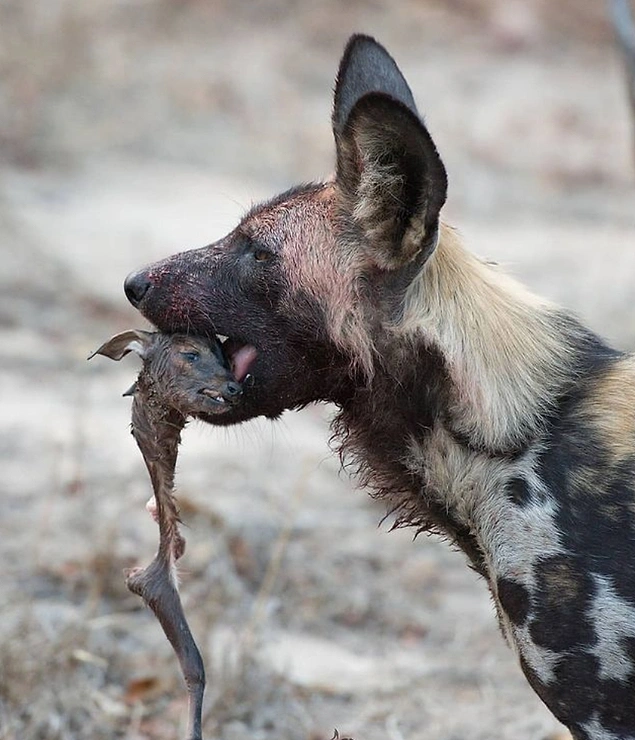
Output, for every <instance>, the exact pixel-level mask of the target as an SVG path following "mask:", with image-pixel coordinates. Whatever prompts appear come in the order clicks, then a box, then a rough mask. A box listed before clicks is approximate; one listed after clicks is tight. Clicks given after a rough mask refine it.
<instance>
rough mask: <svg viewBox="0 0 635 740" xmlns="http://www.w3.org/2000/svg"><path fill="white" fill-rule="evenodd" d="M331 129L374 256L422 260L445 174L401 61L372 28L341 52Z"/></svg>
mask: <svg viewBox="0 0 635 740" xmlns="http://www.w3.org/2000/svg"><path fill="white" fill-rule="evenodd" d="M333 133H334V136H335V145H336V150H337V179H336V185H337V188H338V192H339V194H340V200H341V204H342V207H343V210H344V213H345V215H346V216H347V217H349V218H352V220H353V222H354V224H355V226H356V227H357V228H359V229H360V230H361V233H362V236H363V238H364V241H365V242H366V246H367V249H368V250H369V253H370V256H371V258H372V259H373V261H374V262H375V264H376V265H377V266H378V267H380V268H382V269H386V270H391V269H396V268H398V267H401V266H403V265H405V264H407V263H409V262H410V261H412V260H413V259H414V258H415V257H416V258H418V260H419V261H421V263H422V264H423V261H425V259H427V258H428V257H429V255H430V254H431V253H432V251H433V250H434V247H435V246H436V241H437V235H438V226H439V212H440V210H441V207H442V206H443V204H444V203H445V199H446V194H447V175H446V172H445V167H444V166H443V162H442V161H441V158H440V157H439V154H438V152H437V150H436V147H435V145H434V142H433V141H432V138H431V137H430V134H429V133H428V130H427V129H426V127H425V125H424V124H423V121H422V120H421V118H420V117H419V114H418V112H417V108H416V105H415V102H414V99H413V97H412V93H411V91H410V88H409V87H408V84H407V82H406V81H405V79H404V77H403V75H402V74H401V72H400V71H399V68H398V67H397V65H396V64H395V62H394V60H393V59H392V57H391V56H390V55H389V54H388V52H387V51H386V50H385V49H384V48H383V47H382V46H381V45H380V44H378V43H377V42H376V41H374V40H373V39H371V38H369V37H367V36H354V37H353V38H352V39H351V40H350V41H349V43H348V46H347V47H346V51H345V53H344V57H343V58H342V62H341V64H340V70H339V73H338V77H337V82H336V87H335V103H334V109H333Z"/></svg>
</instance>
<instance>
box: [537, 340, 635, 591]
mask: <svg viewBox="0 0 635 740" xmlns="http://www.w3.org/2000/svg"><path fill="white" fill-rule="evenodd" d="M591 336H592V335H591ZM593 347H594V348H595V352H594V353H591V352H590V350H591V349H592V348H593ZM586 349H587V350H589V352H587V353H586V354H583V356H582V360H583V361H582V362H581V365H582V367H581V370H580V375H581V376H582V377H584V378H585V380H584V381H581V382H579V384H578V385H577V386H576V387H575V389H573V390H572V391H571V392H570V393H568V394H567V395H566V396H564V397H563V398H562V399H561V401H560V405H559V409H558V412H559V413H558V415H557V416H556V415H555V414H554V416H552V418H551V419H550V428H549V433H548V436H547V444H546V446H545V448H544V451H543V453H542V454H541V456H540V458H539V463H538V473H539V475H540V476H541V478H542V479H543V480H544V482H545V484H546V485H547V487H548V489H549V491H550V492H551V494H552V495H553V496H554V497H555V498H556V500H557V502H558V508H557V514H556V524H557V526H558V529H559V531H560V534H561V541H562V545H563V546H564V547H565V548H566V550H567V551H568V552H570V553H572V555H573V556H574V557H575V558H576V559H577V561H578V562H579V563H580V566H579V567H580V569H581V570H585V571H586V572H595V573H598V574H600V575H604V576H606V577H608V578H609V579H610V580H611V582H612V583H613V585H614V587H615V589H616V591H617V592H618V594H619V595H620V596H622V597H623V598H625V599H627V600H628V601H630V603H631V604H633V605H635V579H634V578H633V577H632V575H631V572H632V563H633V558H634V555H635V545H634V544H633V543H635V515H634V512H635V455H633V456H630V457H628V458H626V459H624V460H618V461H617V462H616V461H615V458H614V456H613V455H612V454H611V450H610V448H609V447H608V444H607V441H606V440H604V439H602V438H601V436H600V435H599V434H598V432H597V428H596V427H595V425H594V424H593V423H592V422H591V420H590V419H588V418H586V417H585V415H584V412H583V409H584V407H585V404H586V403H587V402H588V399H589V397H590V395H591V393H593V390H594V384H595V382H596V381H597V379H598V378H599V377H601V375H602V374H603V373H605V372H606V371H607V370H609V369H610V368H611V367H612V365H613V364H614V362H615V361H616V360H617V359H619V358H620V357H621V355H620V354H619V353H616V352H614V351H613V350H610V349H609V348H608V347H606V345H604V344H603V343H602V342H601V340H597V341H596V342H595V344H593V342H592V340H591V339H589V338H588V337H587V340H586ZM606 413H610V410H609V409H607V412H606ZM632 443H633V445H634V446H635V439H633V440H632ZM607 552H610V553H611V555H610V557H607Z"/></svg>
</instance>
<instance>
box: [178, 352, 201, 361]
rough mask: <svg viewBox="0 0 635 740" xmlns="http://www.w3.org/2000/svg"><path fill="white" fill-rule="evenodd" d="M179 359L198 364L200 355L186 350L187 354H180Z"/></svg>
mask: <svg viewBox="0 0 635 740" xmlns="http://www.w3.org/2000/svg"><path fill="white" fill-rule="evenodd" d="M180 355H181V357H182V358H183V359H184V360H187V362H191V363H194V362H198V361H199V360H200V359H201V355H200V354H199V353H198V352H196V351H195V350H188V351H187V352H180Z"/></svg>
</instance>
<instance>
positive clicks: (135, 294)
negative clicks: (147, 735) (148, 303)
mask: <svg viewBox="0 0 635 740" xmlns="http://www.w3.org/2000/svg"><path fill="white" fill-rule="evenodd" d="M149 287H150V280H149V279H148V276H147V275H146V273H145V272H144V271H143V270H139V271H138V272H131V273H130V275H128V277H127V278H126V279H125V281H124V284H123V289H124V292H125V294H126V298H127V299H128V300H129V301H130V303H132V305H133V306H134V307H135V308H137V306H138V305H139V304H140V303H141V301H142V300H143V296H144V295H145V294H146V293H147V292H148V288H149Z"/></svg>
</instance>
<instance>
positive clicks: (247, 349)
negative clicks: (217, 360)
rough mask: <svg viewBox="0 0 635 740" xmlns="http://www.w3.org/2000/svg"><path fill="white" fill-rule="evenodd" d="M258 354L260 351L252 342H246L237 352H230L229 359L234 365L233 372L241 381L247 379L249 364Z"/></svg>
mask: <svg viewBox="0 0 635 740" xmlns="http://www.w3.org/2000/svg"><path fill="white" fill-rule="evenodd" d="M257 354H258V352H257V350H256V348H255V347H252V346H251V344H245V345H243V346H242V347H239V348H238V349H237V350H236V351H235V352H231V353H230V355H229V359H230V362H231V366H232V372H233V373H234V377H235V378H236V380H237V381H238V382H239V383H242V381H243V380H244V379H245V376H246V375H247V373H248V372H249V366H250V365H251V364H252V362H253V361H254V360H255V359H256V355H257Z"/></svg>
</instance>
